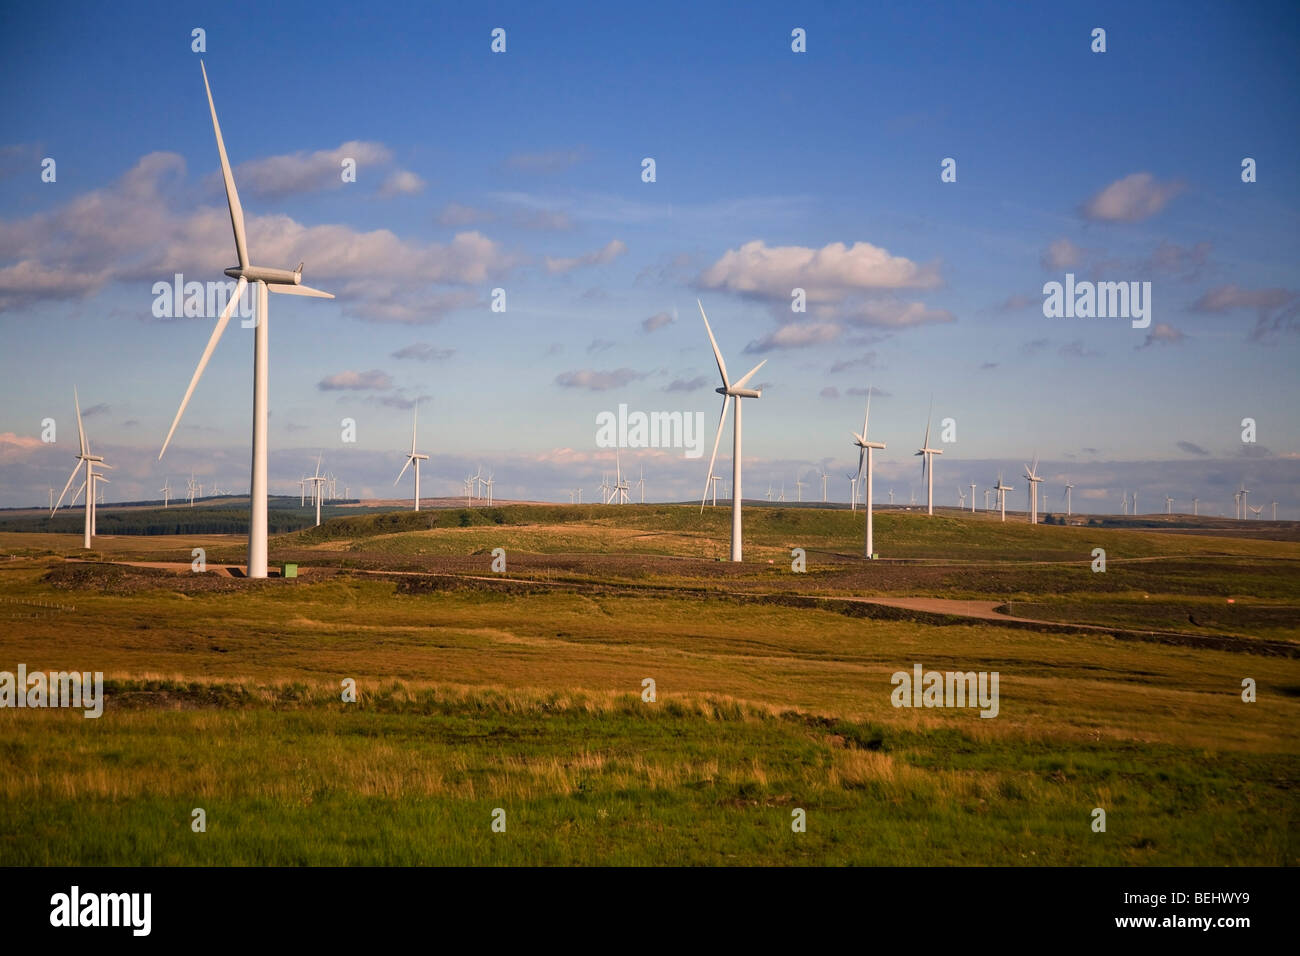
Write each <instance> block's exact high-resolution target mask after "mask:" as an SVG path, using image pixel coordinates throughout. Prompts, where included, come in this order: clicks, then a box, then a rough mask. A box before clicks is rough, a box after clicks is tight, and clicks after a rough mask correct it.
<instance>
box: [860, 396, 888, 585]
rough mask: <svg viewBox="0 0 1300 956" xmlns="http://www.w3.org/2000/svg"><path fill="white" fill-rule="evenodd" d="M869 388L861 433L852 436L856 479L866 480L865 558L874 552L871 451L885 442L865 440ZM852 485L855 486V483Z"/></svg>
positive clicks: (869, 405)
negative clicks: (856, 463) (855, 451)
mask: <svg viewBox="0 0 1300 956" xmlns="http://www.w3.org/2000/svg"><path fill="white" fill-rule="evenodd" d="M871 390H872V386H870V385H868V386H867V411H866V413H865V414H864V415H863V416H862V434H860V435H858V434H855V435H854V436H853V444H855V445H857V446H858V479H859V480H860V479H861V478H863V477H864V475H865V477H866V480H867V487H866V499H865V504H864V506H863V507H864V508H865V509H866V512H867V531H866V538H865V539H864V541H863V545H862V555H863V557H865V558H867V559H870V558H871V556H872V555H873V554H875V553H876V552H875V542H874V541H873V540H872V533H873V531H872V526H871V452H872V451H873V450H875V449H877V448H884V447H885V443H884V442H882V441H868V440H867V422H868V421H869V420H870V418H871ZM864 467H865V469H866V470H865V472H864V471H863V469H864ZM854 487H855V488H856V487H857V486H856V484H855V485H854ZM890 494H891V497H892V494H893V493H892V492H891V493H890Z"/></svg>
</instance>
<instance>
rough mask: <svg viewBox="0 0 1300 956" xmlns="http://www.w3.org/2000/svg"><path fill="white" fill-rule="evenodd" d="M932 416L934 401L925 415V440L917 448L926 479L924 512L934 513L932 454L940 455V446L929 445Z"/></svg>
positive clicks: (923, 476) (922, 471)
mask: <svg viewBox="0 0 1300 956" xmlns="http://www.w3.org/2000/svg"><path fill="white" fill-rule="evenodd" d="M933 417H934V401H933V400H931V402H930V414H928V415H926V417H925V442H924V444H922V445H921V447H920V448H919V449H917V451H916V454H918V455H920V456H921V477H922V479H925V481H926V495H925V497H926V509H925V510H926V514H930V515H932V514H934V456H935V455H942V454H943V449H942V448H931V447H930V419H931V418H933Z"/></svg>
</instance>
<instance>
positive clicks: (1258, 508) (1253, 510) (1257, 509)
mask: <svg viewBox="0 0 1300 956" xmlns="http://www.w3.org/2000/svg"><path fill="white" fill-rule="evenodd" d="M96 477H98V475H97V476H96ZM1246 507H1247V508H1249V509H1250V513H1251V514H1253V515H1254V516H1255V517H1256V518H1258V517H1259V514H1260V512H1261V511H1263V510H1264V506H1263V505H1247V506H1246Z"/></svg>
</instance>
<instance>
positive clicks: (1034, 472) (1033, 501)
mask: <svg viewBox="0 0 1300 956" xmlns="http://www.w3.org/2000/svg"><path fill="white" fill-rule="evenodd" d="M1025 478H1027V479H1028V480H1029V523H1030V524H1038V494H1037V490H1038V483H1039V482H1040V481H1042V480H1043V479H1042V478H1040V477H1038V456H1037V455H1035V456H1034V464H1033V467H1032V468H1031V467H1030V466H1029V465H1025Z"/></svg>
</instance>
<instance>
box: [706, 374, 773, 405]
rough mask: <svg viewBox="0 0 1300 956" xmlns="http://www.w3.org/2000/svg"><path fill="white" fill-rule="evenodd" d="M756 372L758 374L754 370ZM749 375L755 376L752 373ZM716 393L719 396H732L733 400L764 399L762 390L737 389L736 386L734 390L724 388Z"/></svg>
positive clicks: (720, 388)
mask: <svg viewBox="0 0 1300 956" xmlns="http://www.w3.org/2000/svg"><path fill="white" fill-rule="evenodd" d="M754 371H755V372H757V371H758V369H754ZM749 374H750V375H753V374H754V373H753V372H750V373H749ZM745 378H749V375H746V376H745ZM714 391H715V392H717V393H718V394H719V395H730V396H731V397H732V398H762V397H763V390H762V389H761V388H736V387H734V386H733V387H732V388H726V387H725V386H723V387H719V388H715V389H714Z"/></svg>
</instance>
